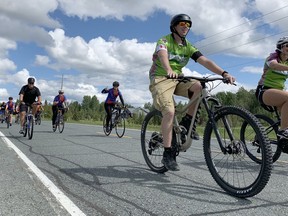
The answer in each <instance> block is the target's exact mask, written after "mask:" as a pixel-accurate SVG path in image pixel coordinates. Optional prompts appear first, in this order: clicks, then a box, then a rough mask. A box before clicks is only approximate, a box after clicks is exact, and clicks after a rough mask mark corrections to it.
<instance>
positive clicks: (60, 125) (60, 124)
mask: <svg viewBox="0 0 288 216" xmlns="http://www.w3.org/2000/svg"><path fill="white" fill-rule="evenodd" d="M64 109H65V108H58V112H57V116H56V120H55V127H53V132H55V131H56V130H57V128H58V130H59V132H60V133H62V132H63V131H64V126H65V121H64V115H63V110H64Z"/></svg>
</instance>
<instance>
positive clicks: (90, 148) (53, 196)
mask: <svg viewBox="0 0 288 216" xmlns="http://www.w3.org/2000/svg"><path fill="white" fill-rule="evenodd" d="M18 131H19V125H13V126H12V127H11V128H9V129H7V128H5V125H4V124H0V134H1V139H0V169H1V175H0V186H1V187H0V215H5V216H6V215H17V216H18V215H29V216H31V215H41V216H48V215H49V216H51V215H60V216H62V215H121V216H126V215H141V216H145V215H163V216H164V215H165V216H167V215H179V216H180V215H181V216H185V215H199V216H200V215H229V216H231V215H245V216H247V215H253V216H255V215H256V216H257V215H261V216H265V215H269V216H270V215H288V196H287V192H288V190H287V189H288V181H287V167H288V166H287V165H288V164H287V163H288V161H287V159H288V157H287V155H282V156H281V157H280V159H279V161H278V162H276V163H275V164H274V168H273V173H272V176H271V179H270V181H269V183H268V184H267V186H266V187H265V188H264V190H263V191H262V192H261V193H260V194H258V195H256V196H254V197H252V198H249V199H238V198H235V197H231V196H229V195H228V194H226V193H225V192H224V191H223V190H222V189H221V188H220V187H219V186H218V185H217V184H216V182H215V181H214V180H213V179H212V177H211V175H210V173H209V171H208V169H207V167H206V164H205V160H204V156H203V151H202V143H201V141H198V142H194V143H193V144H192V147H191V148H190V149H188V151H187V152H185V153H181V154H180V156H179V157H178V162H179V165H180V169H181V170H180V171H179V172H167V173H165V174H157V173H153V172H151V171H150V170H149V169H148V167H147V166H146V164H145V162H144V159H143V156H142V152H141V148H140V132H139V131H137V130H127V131H126V133H125V136H124V137H123V138H121V139H120V138H118V137H117V136H116V134H115V132H114V131H113V132H112V134H111V135H110V136H109V137H106V136H105V135H104V133H103V131H102V127H99V126H89V125H80V124H67V125H66V127H65V130H64V132H63V133H62V134H60V133H59V132H55V133H53V132H52V130H51V123H50V122H42V124H41V125H36V127H35V132H34V137H33V139H32V140H28V139H27V138H25V137H23V136H22V135H20V134H19V133H18ZM23 158H24V159H23Z"/></svg>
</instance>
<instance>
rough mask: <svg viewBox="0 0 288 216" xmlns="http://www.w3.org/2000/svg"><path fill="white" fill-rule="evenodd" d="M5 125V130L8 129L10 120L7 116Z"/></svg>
mask: <svg viewBox="0 0 288 216" xmlns="http://www.w3.org/2000/svg"><path fill="white" fill-rule="evenodd" d="M6 124H7V128H9V127H10V118H9V116H7V117H6Z"/></svg>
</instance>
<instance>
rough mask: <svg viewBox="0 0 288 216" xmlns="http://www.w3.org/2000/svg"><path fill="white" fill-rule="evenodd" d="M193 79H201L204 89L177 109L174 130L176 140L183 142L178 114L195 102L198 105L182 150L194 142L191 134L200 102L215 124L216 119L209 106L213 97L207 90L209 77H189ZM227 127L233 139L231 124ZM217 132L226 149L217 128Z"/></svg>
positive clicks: (223, 149) (218, 138) (219, 140)
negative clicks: (209, 100)
mask: <svg viewBox="0 0 288 216" xmlns="http://www.w3.org/2000/svg"><path fill="white" fill-rule="evenodd" d="M189 78H191V79H194V78H195V79H197V80H198V81H200V83H201V86H202V90H201V91H200V93H199V94H198V95H195V96H193V98H192V99H190V100H189V102H188V104H186V105H184V106H183V107H182V108H181V109H175V115H174V130H175V133H176V134H177V135H178V136H176V141H177V143H181V134H180V133H181V129H180V125H179V122H178V119H177V114H182V115H183V114H184V113H185V112H186V111H187V110H188V109H189V107H190V106H191V105H192V104H193V103H196V106H195V109H194V111H193V116H192V120H191V124H190V127H189V130H188V133H187V139H186V142H185V143H183V144H181V145H179V146H180V147H181V148H180V150H181V151H186V150H187V149H188V148H189V147H190V146H191V145H192V142H193V139H192V138H191V135H192V132H193V125H194V123H196V122H195V121H196V116H197V112H198V110H199V107H200V104H201V103H203V105H204V107H205V110H206V112H207V114H208V118H209V120H210V121H211V122H212V124H213V125H215V124H214V119H213V117H212V114H213V113H212V110H211V109H210V108H209V107H208V99H207V98H209V97H211V95H210V94H209V91H208V90H207V86H206V80H207V78H202V79H199V77H192V76H191V77H189ZM212 79H213V80H214V81H216V80H222V81H223V78H212ZM226 127H227V129H228V135H229V137H230V139H231V140H233V135H232V133H231V131H230V129H229V125H228V124H226ZM215 134H216V137H217V140H218V142H219V143H220V147H221V150H222V151H225V148H224V147H223V144H222V140H221V137H220V134H219V132H218V131H217V130H215Z"/></svg>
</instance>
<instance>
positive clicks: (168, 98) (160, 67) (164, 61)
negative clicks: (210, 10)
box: [149, 14, 235, 171]
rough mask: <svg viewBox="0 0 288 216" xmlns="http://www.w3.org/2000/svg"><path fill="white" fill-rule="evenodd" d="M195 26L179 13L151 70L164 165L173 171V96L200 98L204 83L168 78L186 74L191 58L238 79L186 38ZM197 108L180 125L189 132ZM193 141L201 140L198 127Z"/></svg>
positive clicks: (156, 50)
mask: <svg viewBox="0 0 288 216" xmlns="http://www.w3.org/2000/svg"><path fill="white" fill-rule="evenodd" d="M191 26H192V21H191V18H190V17H189V16H188V15H187V14H178V15H176V16H174V17H173V18H172V19H171V22H170V31H171V34H169V35H166V36H164V37H162V38H160V39H159V40H158V42H157V44H156V49H155V52H154V54H153V59H152V60H153V64H152V66H151V69H150V71H149V77H150V86H149V89H150V91H151V93H152V97H153V104H154V106H155V107H156V109H158V110H160V111H161V113H162V115H163V119H162V123H161V129H162V136H163V143H164V153H163V159H162V163H163V164H164V166H165V167H166V168H167V169H168V170H172V171H176V170H179V167H178V164H177V162H176V160H175V157H174V154H175V153H174V152H173V151H172V149H171V142H172V128H173V116H174V113H175V104H174V101H173V97H172V96H173V94H176V95H179V96H184V97H186V98H192V97H193V94H194V95H197V94H198V93H199V92H200V91H201V84H200V83H199V82H198V81H196V80H194V81H191V82H187V83H179V84H178V82H175V80H173V79H167V75H168V76H169V77H172V78H173V77H175V78H176V77H178V76H179V75H180V74H182V68H183V67H185V66H186V65H187V64H188V62H189V60H190V59H193V60H194V61H195V62H197V63H200V64H201V65H202V66H204V67H205V68H207V69H208V70H210V71H212V72H214V73H216V74H218V75H222V76H223V77H227V78H228V80H229V82H230V83H233V82H234V81H235V79H234V77H232V76H231V75H230V74H229V73H228V72H226V71H225V70H223V69H222V68H221V67H219V66H218V65H217V64H215V63H214V62H213V61H211V60H209V59H208V58H206V57H205V56H203V55H202V53H201V52H200V51H199V50H198V49H197V48H196V47H194V46H193V45H192V44H191V43H190V42H189V41H188V40H187V39H186V36H187V34H188V32H189V30H190V28H191ZM194 109H195V104H194V105H192V106H191V107H190V108H189V110H188V112H187V114H186V116H184V117H183V119H182V121H181V122H180V124H181V125H183V126H184V127H185V128H186V129H187V131H188V128H189V126H190V123H191V119H192V115H193V110H194ZM192 138H194V139H199V136H198V135H197V134H196V131H195V127H194V128H193V137H192Z"/></svg>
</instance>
